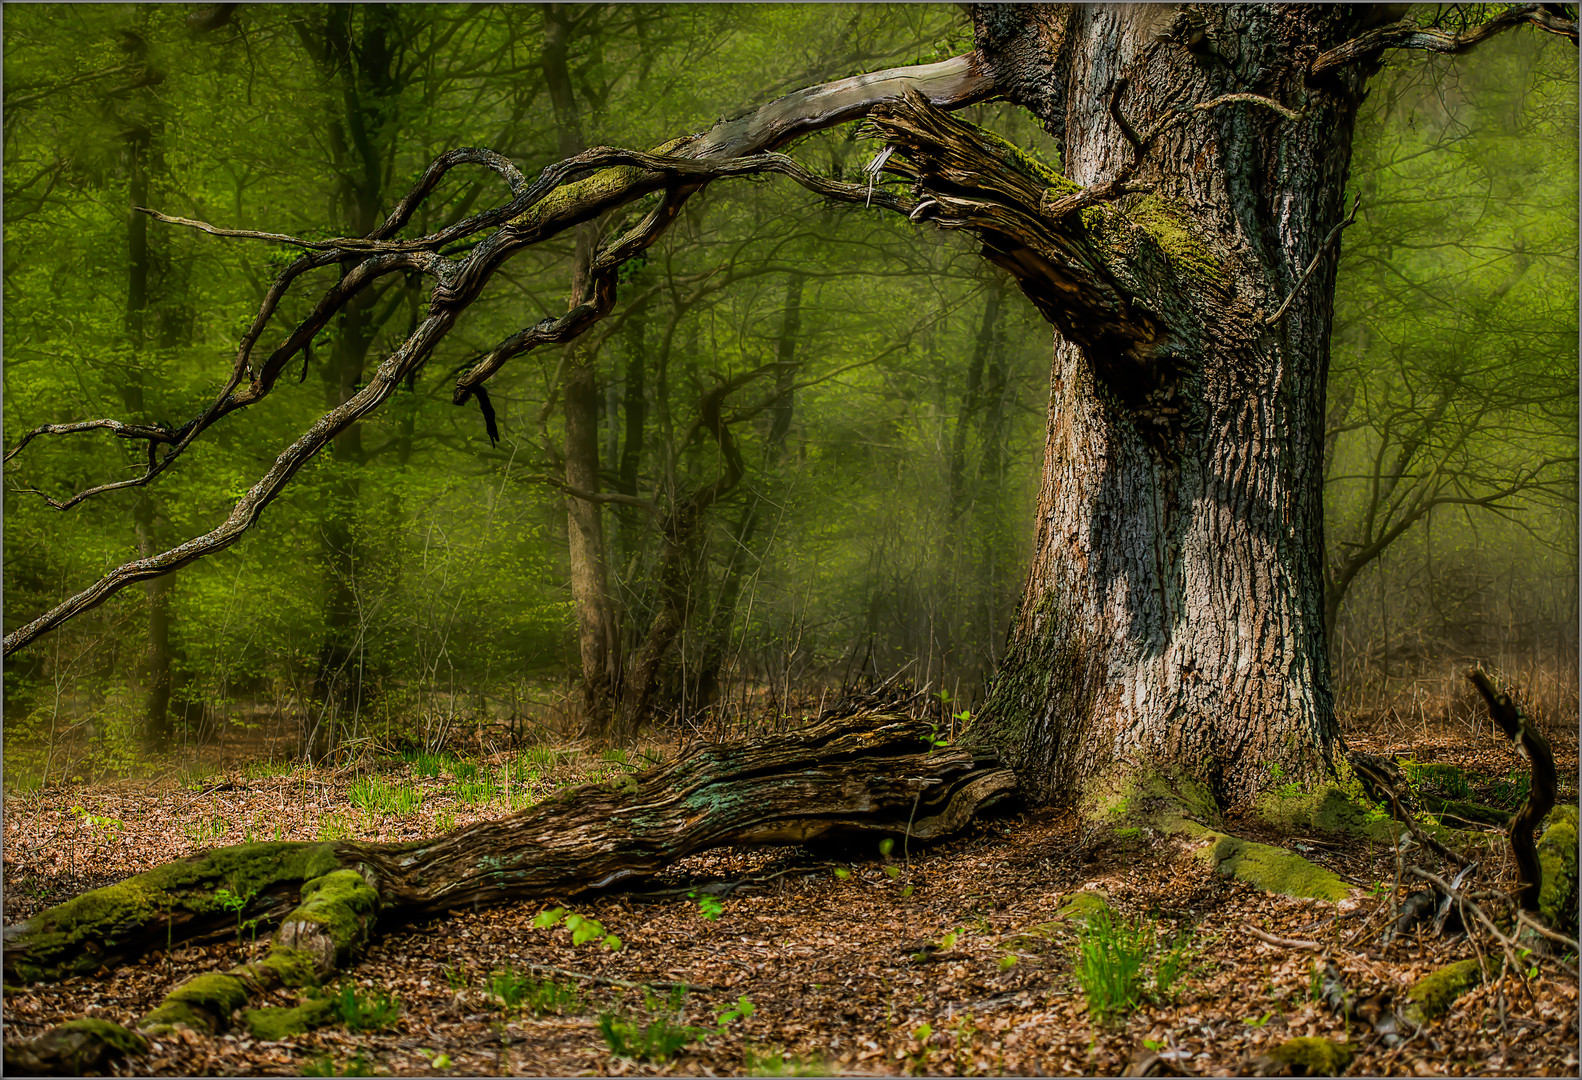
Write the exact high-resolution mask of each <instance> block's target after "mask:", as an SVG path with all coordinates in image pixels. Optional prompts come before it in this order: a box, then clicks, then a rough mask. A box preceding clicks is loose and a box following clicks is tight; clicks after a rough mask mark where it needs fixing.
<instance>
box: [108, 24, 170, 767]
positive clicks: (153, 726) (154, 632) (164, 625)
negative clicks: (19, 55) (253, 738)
mask: <svg viewBox="0 0 1582 1080" xmlns="http://www.w3.org/2000/svg"><path fill="white" fill-rule="evenodd" d="M138 13H139V17H138V22H137V25H136V28H135V29H134V30H133V31H132V32H131V33H129V34H128V37H127V42H128V48H129V50H130V51H131V53H132V59H133V60H134V62H137V63H140V64H141V63H144V62H145V61H146V56H147V48H148V42H147V40H146V37H145V35H146V33H147V30H148V9H147V8H146V7H142V8H139V9H138ZM138 96H139V98H140V99H142V101H141V103H142V105H143V109H142V112H143V115H142V116H141V117H140V118H139V119H138V120H137V121H136V122H135V123H134V125H133V127H132V129H131V131H130V132H129V133H128V135H127V138H126V156H127V197H128V200H129V202H128V208H127V221H126V234H127V235H126V247H127V277H126V332H127V336H128V337H129V338H130V339H131V343H132V354H133V362H132V365H131V368H130V369H129V370H128V371H127V372H126V379H125V381H124V382H123V383H122V384H121V399H122V402H123V404H125V406H126V407H127V409H128V410H129V411H130V412H132V413H133V414H134V415H137V414H142V413H143V412H144V410H145V408H146V406H147V402H146V401H145V400H144V365H145V364H146V363H147V355H146V351H145V350H146V347H147V344H148V326H147V321H148V307H149V304H148V297H149V276H150V270H151V265H152V256H151V253H150V251H149V245H148V216H147V215H146V214H140V213H138V212H137V211H136V210H135V209H133V208H134V207H139V206H148V205H150V200H149V190H148V184H149V171H150V167H151V159H152V158H153V155H154V139H155V132H156V129H157V127H158V118H157V116H156V115H154V113H155V110H156V109H157V104H156V103H155V102H154V101H153V100H152V98H150V97H149V96H148V92H147V91H146V90H144V91H138ZM158 516H159V508H158V505H157V500H156V499H155V496H154V493H153V491H152V490H150V489H149V488H141V489H139V490H138V492H137V499H136V502H134V503H133V505H132V525H133V528H134V530H135V532H136V535H137V551H138V554H139V555H140V556H142V557H144V558H147V557H148V556H150V555H152V554H154V553H155V552H158V551H161V550H163V545H162V544H160V543H159V542H158V538H157V537H156V536H155V521H156V519H157V518H158ZM171 584H172V583H171V580H170V578H168V577H164V578H154V579H152V580H150V581H148V582H147V583H145V584H144V586H143V591H144V594H145V595H146V597H147V599H148V648H147V650H146V652H145V654H144V656H145V659H146V668H147V670H146V673H145V674H146V678H147V696H146V697H145V698H144V704H143V741H144V743H145V744H147V746H148V747H149V748H150V749H153V750H163V749H165V748H166V747H168V746H169V745H170V741H171V737H172V735H173V734H174V731H173V728H172V725H171V721H170V692H171V684H170V679H171V660H172V652H171V645H170V619H171V616H170V591H171Z"/></svg>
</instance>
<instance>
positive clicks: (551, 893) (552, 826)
mask: <svg viewBox="0 0 1582 1080" xmlns="http://www.w3.org/2000/svg"><path fill="white" fill-rule="evenodd" d="M1014 787H1015V779H1014V778H1013V776H1012V774H1011V773H1010V772H1009V771H1008V770H1006V769H1004V768H1002V767H1000V766H999V765H998V763H997V762H995V761H993V760H992V759H988V758H982V757H978V758H975V757H974V756H973V755H972V754H971V753H969V752H968V751H965V750H956V749H946V750H930V749H929V746H928V725H927V724H926V723H924V722H923V721H920V720H916V719H913V718H910V717H906V716H902V715H897V714H893V713H881V714H877V715H875V714H866V715H858V716H853V717H846V718H841V719H828V720H824V721H821V722H819V723H817V724H814V725H812V726H810V727H808V728H805V729H803V730H801V731H796V732H792V733H789V734H786V735H782V736H777V737H775V738H770V739H761V740H758V741H756V742H753V743H743V744H729V745H717V746H703V747H700V748H697V749H695V750H693V751H691V752H690V753H688V754H686V755H684V756H683V757H681V758H680V759H678V760H677V761H675V762H673V763H671V764H668V765H664V766H660V767H658V768H654V769H649V770H647V771H646V772H643V773H638V774H633V775H627V776H621V777H619V778H617V779H616V780H614V781H611V782H609V783H605V784H596V785H588V786H585V787H581V788H577V789H575V790H571V791H566V792H563V793H561V794H560V795H558V796H556V797H554V798H552V799H550V800H548V801H546V802H543V803H540V804H538V805H536V806H532V807H528V808H527V809H524V810H520V811H518V812H517V813H514V814H511V815H510V816H508V817H504V818H501V819H499V820H496V821H489V822H482V823H480V824H477V825H473V826H469V827H467V828H464V829H458V830H456V831H455V832H452V833H449V834H447V835H445V836H442V837H438V838H434V839H430V840H420V841H414V842H410V843H400V844H382V843H364V842H359V841H352V840H344V841H336V842H328V843H266V844H252V845H242V846H239V847H232V848H222V849H219V850H216V851H211V852H208V853H205V854H203V855H198V856H193V857H191V858H187V859H181V860H177V861H176V862H173V863H167V864H165V865H164V866H161V867H157V868H155V869H153V870H150V871H148V872H146V873H143V874H138V875H136V876H135V877H132V878H128V879H127V880H126V881H123V882H121V883H119V884H117V885H112V886H109V887H107V888H104V889H99V890H96V891H94V892H91V893H86V894H84V895H83V896H80V897H77V898H76V899H74V900H71V901H68V902H67V903H65V904H62V905H60V906H59V907H55V908H51V909H49V910H48V911H44V912H42V913H40V914H38V915H36V916H34V917H33V918H32V919H29V920H28V921H26V922H24V923H20V924H17V925H15V926H9V927H7V928H6V930H5V977H6V980H7V981H8V982H12V983H18V982H36V981H40V980H51V979H59V978H63V977H65V976H68V975H72V974H82V973H87V972H92V971H95V970H97V969H98V968H99V967H100V966H103V965H109V966H113V965H114V964H116V963H119V962H123V961H125V960H128V959H131V958H133V957H136V956H138V955H140V954H142V953H145V952H147V951H149V950H150V949H153V948H163V947H166V946H167V945H169V944H175V943H178V942H187V941H202V940H215V939H217V938H219V937H222V936H225V935H226V934H227V933H229V932H231V931H232V930H233V929H234V927H235V926H236V925H237V923H238V921H242V920H248V919H258V920H260V924H261V925H268V924H270V923H272V922H275V921H278V920H279V919H280V918H281V917H282V916H284V915H285V914H286V913H287V912H289V911H291V910H292V909H293V908H294V907H295V906H296V905H297V903H298V902H299V901H300V898H301V886H302V884H303V883H304V882H306V881H309V880H312V879H315V878H319V877H321V876H323V875H324V874H326V873H328V872H330V871H332V870H336V869H343V868H344V869H354V870H357V871H358V872H359V873H360V874H361V875H362V877H363V878H364V879H365V880H366V881H367V883H368V884H369V886H370V887H371V888H372V889H373V890H374V891H375V892H376V893H377V894H378V897H379V904H380V909H381V915H380V921H381V922H388V921H390V920H391V919H410V918H415V917H420V916H425V915H431V914H436V913H439V912H443V911H447V910H451V909H455V908H461V907H479V906H486V905H490V904H498V903H503V902H505V901H509V900H519V899H533V898H546V897H562V898H563V897H567V896H572V895H575V894H577V893H581V892H587V891H590V890H597V889H609V888H612V887H619V886H620V885H621V884H622V883H623V882H631V881H634V880H636V879H640V878H643V877H645V876H648V875H651V874H653V873H654V872H656V871H658V870H660V869H662V868H663V867H665V866H667V865H669V864H670V863H672V862H674V861H675V860H677V859H679V858H681V857H683V856H685V855H689V854H692V853H694V852H698V851H703V850H706V849H708V848H713V847H719V846H722V845H727V844H791V843H801V842H803V841H807V840H813V839H815V838H819V837H828V836H837V835H840V834H859V833H869V834H874V835H888V836H894V837H896V838H898V839H899V838H902V837H909V838H910V839H911V840H913V841H928V840H933V839H936V838H938V837H942V836H945V835H948V834H950V833H953V832H955V831H957V830H959V829H961V828H962V826H964V825H965V824H966V823H967V822H968V821H969V820H970V819H971V818H972V816H973V815H974V814H975V813H976V812H977V811H979V810H980V809H983V808H984V807H986V806H989V805H991V804H993V803H995V802H998V801H1000V800H1001V799H1003V798H1005V797H1006V796H1008V795H1009V794H1010V793H1011V792H1012V791H1013V789H1014ZM222 889H228V890H230V892H231V894H232V895H235V896H241V897H244V898H245V899H246V901H247V903H246V906H245V907H244V908H243V909H242V911H241V912H240V913H238V912H236V911H234V910H232V909H228V908H226V907H225V906H224V905H223V904H221V903H220V902H219V901H218V899H217V898H216V895H215V894H216V892H217V891H219V890H222Z"/></svg>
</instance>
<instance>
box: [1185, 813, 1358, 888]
mask: <svg viewBox="0 0 1582 1080" xmlns="http://www.w3.org/2000/svg"><path fill="white" fill-rule="evenodd" d="M1198 835H1199V838H1200V839H1203V840H1205V841H1207V842H1206V843H1205V844H1204V845H1203V846H1202V848H1200V849H1199V851H1198V853H1197V855H1198V858H1200V859H1202V860H1203V861H1204V862H1206V863H1208V864H1209V865H1210V866H1211V867H1213V868H1214V870H1215V872H1217V873H1219V874H1223V875H1224V876H1225V877H1229V878H1235V879H1236V880H1237V881H1245V882H1246V883H1247V884H1249V885H1256V886H1257V887H1258V888H1260V889H1263V890H1264V891H1266V892H1274V893H1280V894H1282V895H1285V896H1295V897H1301V898H1304V899H1315V900H1329V901H1335V900H1343V899H1345V898H1346V897H1347V896H1349V895H1350V894H1351V886H1350V885H1348V884H1346V882H1345V881H1343V880H1341V879H1340V878H1339V877H1337V876H1335V874H1333V873H1331V872H1330V871H1328V870H1325V869H1324V868H1323V867H1322V866H1319V865H1318V864H1317V863H1314V862H1309V861H1308V860H1307V859H1304V858H1302V856H1300V855H1298V854H1296V853H1295V852H1292V851H1287V850H1285V848H1280V847H1274V846H1273V845H1271V844H1256V843H1253V842H1252V841H1250V840H1243V839H1241V838H1240V837H1236V836H1227V835H1226V834H1224V833H1217V832H1212V831H1210V830H1207V829H1202V830H1198Z"/></svg>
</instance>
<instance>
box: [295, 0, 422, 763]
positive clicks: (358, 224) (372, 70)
mask: <svg viewBox="0 0 1582 1080" xmlns="http://www.w3.org/2000/svg"><path fill="white" fill-rule="evenodd" d="M406 18H408V14H407V13H406V12H402V11H401V10H400V9H399V8H397V7H395V6H393V5H388V4H370V5H366V6H362V7H359V6H356V5H331V6H329V7H328V8H326V9H325V10H324V12H323V14H322V23H313V22H310V21H309V20H299V21H298V22H297V27H298V33H299V36H301V37H302V39H303V43H304V45H305V46H306V47H307V49H308V51H309V54H310V55H312V56H313V57H314V58H315V59H316V60H317V62H318V64H319V66H320V68H321V70H322V71H323V72H324V73H325V74H326V75H327V76H328V77H329V78H330V79H331V81H332V85H333V86H334V87H335V88H336V89H337V90H338V91H339V93H338V94H336V95H335V96H334V97H333V98H332V99H331V100H330V101H329V102H328V117H327V124H326V127H327V130H328V136H329V145H330V157H331V166H332V168H333V170H334V172H335V175H336V178H337V185H336V188H335V192H334V200H335V202H334V216H335V218H336V219H337V220H339V221H341V222H343V223H344V226H343V227H344V229H345V231H346V234H347V235H352V236H364V235H367V234H368V233H370V232H372V231H373V230H374V229H375V228H376V227H377V226H378V224H379V222H380V221H381V220H382V218H383V215H384V212H385V209H386V207H385V205H384V203H385V189H386V187H387V181H388V179H389V178H388V175H387V173H388V158H389V149H390V145H391V140H393V139H395V138H396V137H397V136H398V132H397V130H396V125H395V123H394V117H395V102H396V99H397V97H398V96H399V95H400V93H401V90H402V76H401V73H400V57H401V54H402V50H403V47H404V43H405V40H406V36H407V28H406V27H404V26H403V24H402V20H403V19H406ZM379 295H380V294H379V293H377V292H375V291H372V290H368V291H363V292H359V293H357V294H355V295H354V296H353V297H352V298H351V299H350V300H349V301H348V302H347V303H346V305H345V306H344V308H343V309H342V311H341V313H340V314H339V316H338V317H337V318H336V322H335V336H334V339H333V342H332V344H331V346H330V348H329V350H328V355H322V354H321V356H320V359H321V367H320V377H321V379H322V381H323V385H324V403H325V407H326V408H327V409H334V408H336V407H337V406H340V405H342V404H344V403H345V402H346V401H348V400H350V399H351V397H352V396H353V395H354V394H356V393H357V392H358V390H359V389H361V387H362V383H363V378H364V372H365V370H366V368H367V365H368V357H369V353H370V351H371V350H372V349H373V346H374V342H375V340H376V338H377V336H378V332H379V327H378V326H377V325H375V319H376V312H375V305H376V304H377V303H378V298H379ZM330 451H331V454H332V456H333V458H334V461H335V463H336V467H337V469H336V472H337V475H336V476H335V478H334V479H333V480H331V482H330V485H329V487H330V491H329V498H328V501H327V504H326V513H325V515H324V523H323V526H322V528H321V530H320V536H319V550H320V557H321V559H322V560H323V563H324V566H325V573H326V580H325V589H326V592H325V601H324V620H325V626H324V641H323V643H322V645H321V646H320V649H319V657H318V664H317V669H316V671H315V676H314V696H315V697H317V698H318V700H319V702H320V713H319V715H318V716H316V717H310V718H309V719H308V722H307V736H308V738H307V741H306V745H305V748H304V751H305V753H306V754H307V756H308V757H309V758H311V759H312V760H315V761H318V760H322V759H324V758H325V757H327V756H328V755H330V754H332V753H334V751H335V748H336V746H337V745H338V744H339V742H340V740H341V737H342V735H343V733H344V727H345V725H346V724H347V723H348V722H354V721H355V718H356V716H357V714H358V712H359V711H360V709H361V704H362V698H363V695H364V694H365V693H366V691H367V687H366V675H367V672H366V670H365V667H366V663H365V655H366V650H365V643H364V633H363V627H362V626H361V621H362V615H361V604H360V601H359V597H358V578H359V576H365V573H366V572H365V568H364V566H363V565H362V564H363V563H364V562H366V561H367V559H368V557H369V553H368V552H367V551H366V550H364V545H363V544H362V541H361V538H360V537H359V535H358V529H357V521H358V516H359V508H360V506H361V504H362V482H361V478H360V476H359V472H360V470H361V468H362V466H363V465H364V464H365V463H366V460H367V454H366V452H365V450H364V447H363V439H362V427H361V425H359V424H351V425H349V426H348V427H347V428H346V429H345V430H344V431H342V432H340V433H339V434H338V435H336V436H335V438H334V440H333V441H332V443H331V446H330Z"/></svg>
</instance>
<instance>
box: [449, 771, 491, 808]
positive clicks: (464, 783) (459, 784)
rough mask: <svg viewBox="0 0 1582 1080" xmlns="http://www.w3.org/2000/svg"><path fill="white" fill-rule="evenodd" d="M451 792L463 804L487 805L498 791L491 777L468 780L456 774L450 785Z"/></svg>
mask: <svg viewBox="0 0 1582 1080" xmlns="http://www.w3.org/2000/svg"><path fill="white" fill-rule="evenodd" d="M451 793H452V794H453V795H455V796H456V801H457V802H459V803H461V804H462V805H463V806H487V805H488V804H489V803H492V802H493V801H494V799H495V795H496V794H497V793H498V792H497V789H496V788H495V786H494V781H493V780H491V779H488V778H485V779H482V780H469V779H463V778H462V777H460V776H458V777H457V779H456V781H455V783H453V784H452V785H451Z"/></svg>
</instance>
